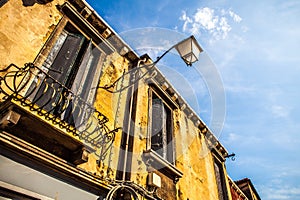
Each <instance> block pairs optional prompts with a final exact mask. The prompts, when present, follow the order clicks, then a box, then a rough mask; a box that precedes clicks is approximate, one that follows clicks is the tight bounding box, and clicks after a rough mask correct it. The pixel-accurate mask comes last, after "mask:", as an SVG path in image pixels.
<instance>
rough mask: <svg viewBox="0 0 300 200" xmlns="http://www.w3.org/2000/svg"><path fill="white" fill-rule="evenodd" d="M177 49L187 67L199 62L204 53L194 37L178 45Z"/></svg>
mask: <svg viewBox="0 0 300 200" xmlns="http://www.w3.org/2000/svg"><path fill="white" fill-rule="evenodd" d="M175 48H176V50H177V51H178V53H179V55H180V56H181V58H182V60H183V61H184V62H185V63H186V65H187V66H192V63H194V62H196V61H198V59H199V54H200V53H201V52H202V51H203V50H202V48H201V47H200V45H199V44H198V42H197V40H196V39H195V37H194V36H193V35H192V36H190V37H189V38H187V39H185V40H182V41H181V42H179V43H178V44H176V45H175Z"/></svg>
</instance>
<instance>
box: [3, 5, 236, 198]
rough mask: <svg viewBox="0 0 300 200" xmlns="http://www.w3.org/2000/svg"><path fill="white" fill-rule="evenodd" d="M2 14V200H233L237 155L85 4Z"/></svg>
mask: <svg viewBox="0 0 300 200" xmlns="http://www.w3.org/2000/svg"><path fill="white" fill-rule="evenodd" d="M0 5H1V7H0V27H1V29H0V56H1V58H0V70H1V71H0V73H1V79H0V83H1V85H0V87H1V90H0V97H1V103H0V111H1V115H0V131H1V132H0V134H1V137H0V139H1V140H0V146H1V157H0V158H1V163H0V170H1V173H0V174H1V176H0V181H1V182H0V183H1V187H0V189H1V190H0V191H1V192H0V196H1V195H2V196H3V197H7V198H13V197H18V198H21V199H22V197H23V196H30V198H29V199H34V198H38V199H76V198H77V199H99V200H100V199H104V198H105V199H169V200H173V199H178V200H187V199H189V200H192V199H193V200H197V199H206V200H209V199H210V200H216V199H226V200H227V199H232V197H231V193H230V186H229V180H228V178H227V173H226V169H225V164H224V162H225V159H226V157H227V156H228V153H227V151H226V149H225V148H224V147H223V146H222V144H221V143H220V142H219V141H218V140H217V139H216V137H215V136H214V135H213V133H212V132H211V131H210V130H209V128H208V127H207V126H206V125H205V124H204V123H203V122H202V121H201V119H200V118H199V117H198V116H197V115H196V113H194V111H193V110H192V109H191V108H190V107H189V105H188V104H187V103H186V102H185V101H184V99H183V98H182V97H181V95H180V94H178V93H177V92H176V91H175V90H174V88H173V87H172V85H171V84H170V83H169V82H168V80H166V78H165V77H164V76H163V75H162V73H161V72H160V71H159V70H158V69H157V68H156V67H155V66H154V65H153V64H151V63H153V61H152V60H151V59H150V58H149V57H148V56H147V55H144V56H138V55H137V54H136V53H135V52H134V51H132V49H131V48H130V47H129V46H128V45H127V44H126V43H125V42H124V41H123V40H122V39H121V38H120V37H119V36H118V35H117V33H115V32H114V30H112V28H111V27H110V26H109V25H108V24H107V23H106V22H105V21H104V20H103V19H102V18H101V17H100V16H99V15H98V14H97V13H96V12H95V11H94V10H93V9H92V8H91V7H90V6H89V5H88V4H87V3H86V2H85V1H83V0H69V1H66V0H52V1H51V0H43V1H42V0H40V1H26V0H23V1H21V0H9V1H4V3H2V4H0ZM7 166H12V167H7ZM16 168H18V169H21V170H24V171H28V173H30V174H33V175H34V176H36V179H34V180H29V179H27V180H26V181H24V179H25V178H26V175H24V174H19V171H15V170H16ZM8 173H10V174H9V175H8ZM14 174H15V175H16V176H17V175H18V176H19V177H18V178H15V177H14ZM53 179H54V180H53ZM45 181H46V182H45ZM39 183H40V184H47V185H49V188H47V189H45V188H44V186H42V185H40V187H33V186H34V185H35V184H39ZM4 190H5V192H3V191H4ZM22 195H23V196H22Z"/></svg>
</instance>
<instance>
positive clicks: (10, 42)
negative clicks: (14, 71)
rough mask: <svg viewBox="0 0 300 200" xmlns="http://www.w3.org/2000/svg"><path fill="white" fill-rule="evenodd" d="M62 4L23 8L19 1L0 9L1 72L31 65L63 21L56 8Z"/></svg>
mask: <svg viewBox="0 0 300 200" xmlns="http://www.w3.org/2000/svg"><path fill="white" fill-rule="evenodd" d="M63 2H64V0H55V1H52V2H50V3H47V4H46V5H41V4H34V5H33V6H27V7H25V6H24V5H23V3H22V1H21V0H10V1H8V2H7V3H6V4H4V5H3V6H2V7H1V8H0V27H1V29H0V56H1V59H0V68H4V67H6V66H8V65H9V64H11V63H14V64H16V65H17V66H20V67H21V66H23V65H24V63H27V62H33V61H34V59H35V58H36V56H37V54H38V52H39V51H40V49H41V48H42V47H43V45H44V43H45V42H46V41H47V39H48V37H49V36H50V34H51V33H52V31H53V29H54V28H55V26H56V25H57V23H58V22H59V20H60V19H61V17H62V15H61V13H60V12H59V11H58V9H57V8H56V7H55V6H56V5H57V4H61V3H63ZM24 22H26V23H24Z"/></svg>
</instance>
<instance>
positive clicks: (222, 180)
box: [213, 154, 229, 200]
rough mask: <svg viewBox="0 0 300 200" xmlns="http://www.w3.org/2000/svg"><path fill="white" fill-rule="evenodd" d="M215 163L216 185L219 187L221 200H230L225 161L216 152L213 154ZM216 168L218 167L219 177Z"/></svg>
mask: <svg viewBox="0 0 300 200" xmlns="http://www.w3.org/2000/svg"><path fill="white" fill-rule="evenodd" d="M213 165H214V175H215V180H216V185H217V189H218V198H219V200H228V199H229V197H228V189H227V183H226V178H227V176H226V174H225V169H224V162H222V161H221V160H220V159H219V158H218V157H217V156H216V155H215V154H213ZM216 168H218V174H219V178H218V176H217V170H216ZM218 179H219V180H218Z"/></svg>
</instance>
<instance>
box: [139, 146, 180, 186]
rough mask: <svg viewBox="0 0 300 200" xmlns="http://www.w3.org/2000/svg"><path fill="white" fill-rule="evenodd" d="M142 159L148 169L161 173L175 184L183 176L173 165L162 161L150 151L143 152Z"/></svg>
mask: <svg viewBox="0 0 300 200" xmlns="http://www.w3.org/2000/svg"><path fill="white" fill-rule="evenodd" d="M143 157H144V161H145V163H146V165H147V166H148V168H149V167H150V169H151V168H154V169H156V170H158V171H161V172H162V173H164V174H165V175H166V176H168V177H170V178H171V179H173V181H174V182H175V183H176V182H177V181H178V180H179V178H181V177H182V176H183V173H182V172H181V171H179V169H177V168H176V166H175V165H173V164H171V163H170V162H168V161H167V160H165V159H163V158H162V157H161V156H160V155H158V154H157V153H156V152H155V151H153V150H152V149H148V150H145V151H144V152H143Z"/></svg>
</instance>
